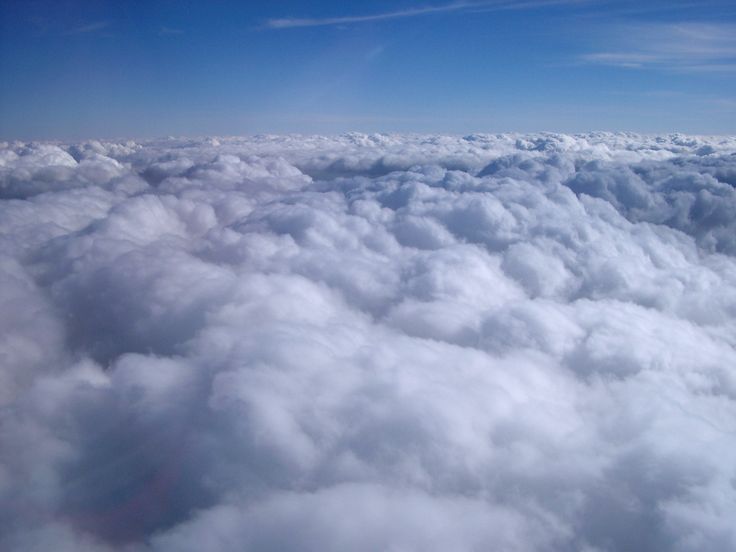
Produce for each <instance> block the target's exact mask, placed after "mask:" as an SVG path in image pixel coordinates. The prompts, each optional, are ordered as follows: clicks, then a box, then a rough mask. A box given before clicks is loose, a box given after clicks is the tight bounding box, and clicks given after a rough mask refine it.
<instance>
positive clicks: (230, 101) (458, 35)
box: [0, 0, 736, 140]
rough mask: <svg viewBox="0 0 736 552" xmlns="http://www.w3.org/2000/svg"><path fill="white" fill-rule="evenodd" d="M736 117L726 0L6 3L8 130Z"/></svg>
mask: <svg viewBox="0 0 736 552" xmlns="http://www.w3.org/2000/svg"><path fill="white" fill-rule="evenodd" d="M592 130H612V131H624V130H625V131H634V132H643V133H659V132H685V133H695V134H730V133H734V132H736V5H734V3H733V2H732V1H730V0H704V1H697V2H694V1H689V0H669V1H659V0H651V1H648V2H639V1H637V2H633V1H631V2H630V1H628V0H620V1H616V0H609V1H605V0H549V1H543V0H520V1H508V0H489V1H483V0H477V1H475V0H474V1H465V2H443V1H442V0H437V1H434V2H432V1H428V2H409V1H402V0H390V1H389V0H385V1H376V2H362V3H361V2H355V3H345V2H338V1H335V0H322V1H312V2H295V1H272V2H260V3H259V2H239V1H230V0H217V1H208V2H204V1H191V0H158V1H150V2H133V1H123V2H120V1H116V2H113V1H103V0H98V1H91V0H90V1H82V0H56V1H33V0H23V1H16V0H3V1H2V2H0V139H5V140H8V139H11V140H12V139H24V140H28V139H59V140H65V139H83V138H91V137H100V138H122V137H156V136H166V135H177V136H178V135H196V136H200V135H213V134H214V135H247V134H257V133H341V132H347V131H363V132H420V133H424V132H432V133H434V132H442V133H472V132H532V131H557V132H585V131H592Z"/></svg>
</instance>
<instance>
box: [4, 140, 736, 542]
mask: <svg viewBox="0 0 736 552" xmlns="http://www.w3.org/2000/svg"><path fill="white" fill-rule="evenodd" d="M734 186H736V139H734V138H726V137H721V138H719V137H712V138H707V137H690V136H682V135H666V136H659V137H657V136H638V135H633V134H609V133H600V134H587V135H576V136H568V135H557V134H538V135H473V136H466V137H449V136H400V135H362V134H350V135H345V136H340V137H320V136H256V137H251V138H218V139H213V138H212V139H202V140H177V139H168V140H159V141H147V142H132V141H131V142H120V143H111V142H86V143H79V144H48V143H44V144H41V143H5V144H0V198H2V199H1V200H0V329H1V331H0V336H1V337H0V359H1V362H2V370H0V504H2V507H1V508H0V548H2V549H8V550H50V549H53V550H60V551H63V550H84V551H102V550H152V551H187V550H191V551H195V550H196V551H199V550H232V551H235V550H281V551H282V550H320V551H329V550H335V551H338V550H366V551H368V550H417V551H419V550H421V551H427V550H437V551H447V550H489V549H492V550H508V551H531V550H535V551H536V550H540V551H543V550H556V551H557V550H571V551H572V550H587V551H591V552H592V551H599V550H600V551H604V550H663V551H664V550H678V551H698V550H713V551H717V550H723V551H726V550H733V549H734V548H735V547H736V529H734V524H733V520H734V519H736V488H735V487H734V480H736V440H735V434H736V422H735V421H736V372H735V371H734V370H735V369H736V258H735V255H736V190H735V189H734Z"/></svg>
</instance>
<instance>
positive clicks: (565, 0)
mask: <svg viewBox="0 0 736 552" xmlns="http://www.w3.org/2000/svg"><path fill="white" fill-rule="evenodd" d="M588 1H589V0H530V1H527V2H513V1H507V0H500V1H486V2H452V3H450V4H443V5H438V6H426V7H421V8H409V9H405V10H395V11H387V12H382V13H374V14H369V15H346V16H338V17H282V18H273V19H268V20H267V21H266V22H265V24H264V26H265V28H267V29H290V28H295V27H325V26H332V25H348V24H351V23H370V22H374V21H385V20H391V19H406V18H410V17H419V16H423V15H431V14H440V13H449V12H460V11H471V10H478V9H482V10H483V11H488V10H501V9H529V8H536V7H544V6H555V5H560V4H580V3H586V2H588Z"/></svg>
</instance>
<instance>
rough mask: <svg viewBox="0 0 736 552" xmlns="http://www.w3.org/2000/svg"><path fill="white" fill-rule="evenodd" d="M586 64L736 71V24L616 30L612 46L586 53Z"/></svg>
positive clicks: (680, 25) (679, 25)
mask: <svg viewBox="0 0 736 552" xmlns="http://www.w3.org/2000/svg"><path fill="white" fill-rule="evenodd" d="M581 60H582V61H584V62H586V63H594V64H599V65H609V66H615V67H624V68H633V69H638V68H658V69H667V70H677V71H687V72H732V71H736V25H734V24H730V23H691V22H687V23H656V24H655V23H650V24H636V25H627V26H622V27H619V28H617V29H616V31H615V32H614V34H613V37H612V38H611V39H610V45H609V46H608V47H607V48H606V49H605V50H601V51H598V52H591V53H588V54H583V55H582V56H581Z"/></svg>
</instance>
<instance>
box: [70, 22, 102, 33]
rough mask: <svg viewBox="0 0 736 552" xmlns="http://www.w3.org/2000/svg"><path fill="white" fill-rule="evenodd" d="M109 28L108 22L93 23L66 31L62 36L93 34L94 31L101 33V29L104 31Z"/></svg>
mask: <svg viewBox="0 0 736 552" xmlns="http://www.w3.org/2000/svg"><path fill="white" fill-rule="evenodd" d="M109 26H110V22H109V21H95V22H93V23H88V24H86V25H81V26H79V27H75V28H74V29H71V30H69V31H67V32H65V33H64V34H65V35H76V34H86V33H94V32H95V31H101V30H102V29H106V28H107V27H109Z"/></svg>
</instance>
